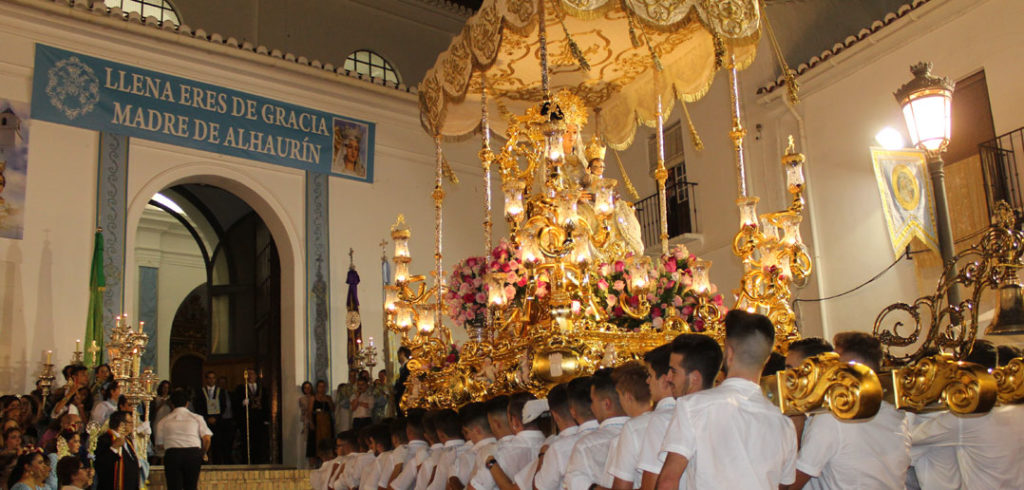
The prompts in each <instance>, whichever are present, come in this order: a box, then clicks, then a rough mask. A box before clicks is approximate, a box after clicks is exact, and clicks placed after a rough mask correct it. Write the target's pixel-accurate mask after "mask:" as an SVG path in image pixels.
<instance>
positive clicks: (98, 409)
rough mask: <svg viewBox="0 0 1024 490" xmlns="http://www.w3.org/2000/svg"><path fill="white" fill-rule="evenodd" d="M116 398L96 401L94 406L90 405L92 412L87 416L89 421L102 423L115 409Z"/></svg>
mask: <svg viewBox="0 0 1024 490" xmlns="http://www.w3.org/2000/svg"><path fill="white" fill-rule="evenodd" d="M116 402H117V400H114V401H110V400H103V402H102V403H97V404H96V406H95V407H92V413H91V414H90V416H89V422H90V423H92V422H96V423H97V424H99V425H103V424H104V423H105V422H106V421H107V419H109V418H110V415H111V414H113V413H114V412H116V411H117V405H115V403H116Z"/></svg>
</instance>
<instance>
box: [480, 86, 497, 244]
mask: <svg viewBox="0 0 1024 490" xmlns="http://www.w3.org/2000/svg"><path fill="white" fill-rule="evenodd" d="M480 136H481V137H480V139H481V143H482V146H483V147H482V148H481V149H480V162H481V163H482V164H483V167H484V256H486V255H487V254H490V253H491V248H492V246H493V245H492V239H491V227H492V226H493V225H494V223H493V216H492V214H491V161H492V160H493V159H494V154H493V153H491V124H490V121H489V120H488V118H487V75H483V74H481V75H480Z"/></svg>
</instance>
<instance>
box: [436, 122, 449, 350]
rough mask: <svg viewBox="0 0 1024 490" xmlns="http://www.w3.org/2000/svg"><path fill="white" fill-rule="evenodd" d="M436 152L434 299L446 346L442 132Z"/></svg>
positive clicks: (438, 322)
mask: <svg viewBox="0 0 1024 490" xmlns="http://www.w3.org/2000/svg"><path fill="white" fill-rule="evenodd" d="M434 152H435V153H436V155H437V165H436V167H435V169H434V192H433V193H432V194H431V197H433V198H434V272H435V273H436V274H437V275H436V276H435V277H434V284H435V285H436V286H437V295H436V296H435V300H434V307H435V309H434V325H436V329H437V330H438V331H440V332H441V336H442V338H443V339H442V341H443V342H444V345H445V346H448V345H450V344H451V340H452V339H451V334H449V333H448V332H447V329H445V328H442V325H441V293H442V290H443V289H444V267H443V265H442V263H441V257H442V255H441V225H442V219H441V203H443V202H444V189H442V188H441V179H442V177H443V175H444V154H443V153H442V152H441V134H440V133H437V134H435V135H434Z"/></svg>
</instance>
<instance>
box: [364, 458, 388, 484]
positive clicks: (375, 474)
mask: <svg viewBox="0 0 1024 490" xmlns="http://www.w3.org/2000/svg"><path fill="white" fill-rule="evenodd" d="M387 454H388V452H387V451H385V452H383V453H380V454H378V455H377V456H374V458H373V461H367V464H366V466H365V467H364V468H363V469H362V471H361V472H360V474H359V490H377V479H378V478H380V461H381V458H384V457H386V456H387Z"/></svg>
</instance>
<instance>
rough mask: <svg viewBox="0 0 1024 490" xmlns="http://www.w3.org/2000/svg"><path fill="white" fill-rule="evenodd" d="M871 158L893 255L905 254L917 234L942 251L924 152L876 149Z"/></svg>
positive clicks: (872, 150) (927, 245)
mask: <svg viewBox="0 0 1024 490" xmlns="http://www.w3.org/2000/svg"><path fill="white" fill-rule="evenodd" d="M871 161H872V163H873V165H874V168H875V178H876V179H877V180H878V192H879V194H880V195H881V197H882V211H884V213H885V224H886V227H887V228H888V229H889V239H890V241H891V242H892V251H893V255H895V256H899V255H902V254H903V251H904V250H905V249H906V248H907V245H909V244H910V242H911V240H913V239H914V237H917V238H918V239H920V240H921V242H923V243H924V245H925V246H926V247H928V248H930V249H932V250H934V251H936V252H938V250H939V240H938V233H937V232H936V229H937V228H936V226H935V206H934V204H933V198H932V188H931V186H930V185H929V182H928V180H927V175H928V172H927V169H926V166H927V165H926V163H925V155H924V153H923V152H921V151H918V150H883V149H881V148H872V149H871Z"/></svg>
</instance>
